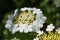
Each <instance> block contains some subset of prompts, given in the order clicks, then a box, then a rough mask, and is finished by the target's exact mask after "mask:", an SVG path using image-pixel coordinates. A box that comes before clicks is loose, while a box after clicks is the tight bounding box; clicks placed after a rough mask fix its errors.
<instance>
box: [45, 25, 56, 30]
mask: <svg viewBox="0 0 60 40" xmlns="http://www.w3.org/2000/svg"><path fill="white" fill-rule="evenodd" d="M54 28H55V26H54V25H53V24H50V25H48V26H47V28H46V31H52V30H53V29H54Z"/></svg>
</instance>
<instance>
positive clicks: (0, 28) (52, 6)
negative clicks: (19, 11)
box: [0, 0, 60, 40]
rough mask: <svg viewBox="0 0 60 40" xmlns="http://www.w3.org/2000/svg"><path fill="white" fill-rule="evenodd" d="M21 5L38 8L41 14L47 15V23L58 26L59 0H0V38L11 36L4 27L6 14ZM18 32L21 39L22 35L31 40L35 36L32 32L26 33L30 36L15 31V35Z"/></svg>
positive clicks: (59, 17)
mask: <svg viewBox="0 0 60 40" xmlns="http://www.w3.org/2000/svg"><path fill="white" fill-rule="evenodd" d="M22 7H36V8H40V9H41V10H42V12H43V14H44V15H45V16H46V17H47V20H46V23H47V24H50V23H53V24H54V25H55V26H56V27H60V13H59V12H60V0H0V40H3V39H4V38H10V37H11V38H13V37H12V36H13V35H12V34H11V33H10V32H9V31H8V30H7V29H5V28H4V24H5V21H6V19H7V15H8V14H11V11H14V10H15V9H16V8H22ZM7 33H8V34H7ZM19 34H22V35H20V36H19V37H21V38H22V40H24V39H23V37H24V38H27V37H28V39H30V40H32V39H33V38H34V37H35V36H36V35H35V36H33V34H32V33H28V35H29V36H30V37H31V38H30V37H29V36H28V35H27V34H24V33H16V34H15V35H16V36H17V35H19ZM35 34H36V33H35ZM26 35H27V36H26ZM31 35H32V36H31ZM8 36H10V37H8ZM22 36H23V37H22Z"/></svg>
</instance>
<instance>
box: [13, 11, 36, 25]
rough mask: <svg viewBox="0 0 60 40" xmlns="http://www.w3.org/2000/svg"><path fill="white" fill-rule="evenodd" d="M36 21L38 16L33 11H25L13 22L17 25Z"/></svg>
mask: <svg viewBox="0 0 60 40" xmlns="http://www.w3.org/2000/svg"><path fill="white" fill-rule="evenodd" d="M35 19H36V14H33V13H32V12H31V11H28V12H26V11H24V12H21V13H19V14H18V15H16V16H15V18H14V20H13V22H14V23H15V24H30V23H32V22H33V21H34V20H35Z"/></svg>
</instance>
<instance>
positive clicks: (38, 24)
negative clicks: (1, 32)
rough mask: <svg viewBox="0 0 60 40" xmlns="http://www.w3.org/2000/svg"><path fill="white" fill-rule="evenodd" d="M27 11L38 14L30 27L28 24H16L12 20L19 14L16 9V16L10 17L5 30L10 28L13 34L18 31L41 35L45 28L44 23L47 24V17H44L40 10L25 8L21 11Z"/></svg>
mask: <svg viewBox="0 0 60 40" xmlns="http://www.w3.org/2000/svg"><path fill="white" fill-rule="evenodd" d="M25 10H28V11H31V10H32V11H33V13H34V14H37V15H36V20H35V21H33V22H32V23H31V24H29V25H28V24H14V23H13V21H12V20H13V18H14V16H15V15H16V14H17V11H18V9H16V10H15V12H14V14H12V15H9V16H8V20H7V21H6V24H5V28H8V29H9V31H11V32H12V34H14V33H15V32H17V31H19V32H25V33H28V32H38V31H39V32H40V34H41V31H40V28H42V27H43V23H44V22H45V20H46V17H45V16H43V14H42V11H41V10H40V9H36V8H26V7H25V8H21V10H20V11H25ZM40 34H39V35H40Z"/></svg>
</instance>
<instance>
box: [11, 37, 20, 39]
mask: <svg viewBox="0 0 60 40" xmlns="http://www.w3.org/2000/svg"><path fill="white" fill-rule="evenodd" d="M11 40H19V39H17V38H16V37H14V38H13V39H11Z"/></svg>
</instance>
